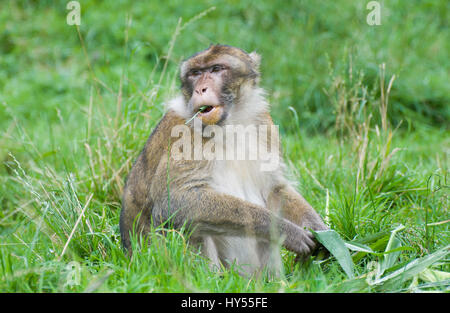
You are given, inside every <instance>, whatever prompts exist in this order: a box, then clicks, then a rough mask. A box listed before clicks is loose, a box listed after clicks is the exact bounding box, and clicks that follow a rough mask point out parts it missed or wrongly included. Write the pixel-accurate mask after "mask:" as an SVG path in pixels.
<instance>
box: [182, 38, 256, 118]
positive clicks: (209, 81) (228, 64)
mask: <svg viewBox="0 0 450 313" xmlns="http://www.w3.org/2000/svg"><path fill="white" fill-rule="evenodd" d="M257 67H258V64H257V61H256V60H254V59H253V58H252V57H251V56H250V55H248V54H247V53H245V52H244V51H242V50H240V49H238V48H235V47H230V46H223V45H216V46H211V47H209V48H208V49H207V50H205V51H202V52H200V53H198V54H196V55H194V56H192V57H191V58H189V59H188V60H186V61H185V62H183V63H182V64H181V69H180V78H181V83H182V92H183V95H184V98H185V100H186V105H187V106H188V110H189V111H190V112H191V113H192V115H194V114H197V117H198V118H200V119H201V120H202V122H203V124H206V125H213V124H220V123H221V122H222V121H224V120H225V119H226V117H227V114H228V112H229V110H230V109H231V107H232V106H233V105H234V104H235V103H237V102H238V100H239V97H240V93H239V91H240V87H241V85H242V84H243V83H244V82H250V81H251V82H252V83H255V82H256V79H257V77H258V75H259V74H258V70H257Z"/></svg>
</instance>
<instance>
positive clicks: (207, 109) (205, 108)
mask: <svg viewBox="0 0 450 313" xmlns="http://www.w3.org/2000/svg"><path fill="white" fill-rule="evenodd" d="M212 110H214V107H213V106H212V105H204V106H202V107H201V108H200V109H198V111H197V112H198V114H200V115H201V114H206V113H209V112H211V111H212Z"/></svg>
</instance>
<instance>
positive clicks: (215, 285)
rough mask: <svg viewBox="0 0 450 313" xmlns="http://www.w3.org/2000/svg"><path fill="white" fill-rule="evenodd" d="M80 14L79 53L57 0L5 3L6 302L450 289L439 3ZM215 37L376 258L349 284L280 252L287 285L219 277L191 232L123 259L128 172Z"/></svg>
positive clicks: (157, 235) (1, 18)
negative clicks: (375, 22)
mask: <svg viewBox="0 0 450 313" xmlns="http://www.w3.org/2000/svg"><path fill="white" fill-rule="evenodd" d="M80 2H81V5H82V20H81V26H80V34H81V38H83V44H82V43H81V41H80V38H79V36H78V33H77V30H76V28H75V27H73V26H68V25H67V24H66V23H65V18H66V13H67V10H65V4H66V1H60V2H58V3H57V4H53V3H54V1H3V2H2V3H1V4H0V27H1V28H0V31H1V33H0V68H1V70H0V103H1V105H0V132H1V137H0V147H1V149H0V158H1V160H2V167H1V168H0V186H1V188H0V205H1V210H0V291H3V292H80V291H91V292H92V291H100V292H107V291H110V292H181V291H186V292H190V291H203V292H259V291H260V292H279V291H281V292H323V291H328V292H346V291H354V292H386V291H388V292H409V291H417V290H422V291H448V289H449V285H450V284H449V283H450V278H449V272H450V267H449V263H448V252H449V243H450V238H449V224H450V223H449V211H448V204H449V198H448V195H449V180H450V173H449V149H450V132H449V128H448V125H449V121H450V111H449V107H450V105H449V97H448V90H449V87H448V81H449V75H448V67H449V61H448V60H449V58H448V51H449V46H448V45H449V42H450V40H449V39H450V38H449V30H448V22H447V17H446V14H447V13H446V12H448V8H449V4H448V3H447V2H446V1H420V2H419V1H417V2H415V1H412V2H409V4H408V5H407V6H405V4H404V3H403V2H401V1H389V2H382V3H383V4H382V6H383V10H384V11H383V13H382V25H381V26H378V27H370V26H368V25H367V24H366V23H365V14H367V10H365V4H364V3H363V2H361V3H357V2H354V1H341V2H339V4H332V3H330V4H322V3H321V4H318V3H313V2H306V1H296V2H294V1H292V2H286V3H284V4H283V6H280V5H279V4H277V3H276V2H273V3H272V2H270V1H258V2H256V3H255V2H251V3H250V2H238V1H235V2H231V4H230V5H227V6H225V5H223V4H221V3H219V2H217V1H204V2H200V3H197V2H196V4H195V5H194V4H189V3H188V2H185V1H170V2H169V3H165V4H164V5H161V4H159V3H158V2H156V1H148V2H147V1H143V2H139V3H133V5H131V4H127V3H125V2H114V4H112V3H111V2H102V1H80ZM213 7H214V8H215V9H213ZM201 12H204V13H205V14H201V16H199V15H198V14H200V13H201ZM180 18H181V20H180V22H179V19H180ZM178 23H180V24H178ZM177 25H179V28H178V29H179V30H180V29H181V31H180V33H179V34H178V35H177V36H175V35H174V34H176V29H177ZM211 42H214V43H216V42H220V43H227V44H231V45H236V46H239V47H242V48H244V49H245V50H247V51H252V50H257V51H258V52H260V53H261V54H262V56H263V58H262V73H263V77H262V85H263V86H264V87H265V88H266V89H267V90H268V91H269V94H270V96H269V98H270V101H271V103H272V105H273V110H272V111H273V115H274V119H275V122H276V123H277V124H280V126H281V130H282V135H283V137H282V138H283V149H284V154H285V157H286V160H287V163H288V165H289V168H290V171H291V178H292V179H293V180H294V181H297V182H298V189H299V191H300V192H301V193H302V194H303V195H304V197H305V198H306V199H307V200H308V201H309V202H310V203H311V204H312V205H313V206H314V207H315V208H316V209H317V211H319V213H320V214H321V215H322V216H323V217H324V218H325V219H326V220H327V221H328V223H329V225H330V227H331V228H332V229H334V230H335V231H336V232H337V233H338V234H339V235H340V236H341V238H342V239H343V240H345V241H347V242H351V243H353V244H355V245H364V246H366V247H369V248H370V249H371V250H372V251H373V252H375V253H366V252H358V251H351V258H352V262H353V263H354V278H349V277H348V276H347V274H346V272H345V271H344V270H343V269H342V267H341V265H340V263H339V262H338V260H337V259H336V258H334V257H330V258H328V259H325V260H310V262H308V264H305V265H304V266H299V265H298V264H296V263H295V262H294V257H295V256H294V255H293V254H292V253H290V252H287V251H284V250H283V251H282V253H283V259H284V275H283V277H281V278H279V279H274V280H273V279H272V280H271V279H268V278H267V277H262V278H259V279H251V280H249V279H247V278H244V277H240V276H239V275H238V274H237V270H235V269H232V270H223V271H221V272H220V273H216V272H211V270H210V269H209V266H208V262H207V260H205V259H204V258H203V257H201V256H200V255H199V254H198V252H197V251H195V250H194V249H193V248H192V247H190V246H189V245H188V244H187V237H188V234H186V233H184V232H178V231H170V232H167V234H166V236H162V235H161V232H160V231H159V229H156V230H154V231H152V232H151V236H152V244H151V245H145V244H143V245H138V244H136V240H134V241H133V244H134V245H135V249H137V251H139V252H137V253H135V254H134V255H133V257H132V258H131V259H130V258H128V257H126V256H125V255H124V253H123V251H122V248H121V245H120V235H119V229H118V222H119V214H120V208H121V204H120V201H121V194H122V190H123V186H124V180H125V178H126V175H127V173H128V172H129V170H130V168H131V165H132V163H133V162H134V159H135V158H136V156H137V154H138V153H139V152H140V150H141V149H142V147H143V144H144V142H145V140H146V138H147V137H148V135H149V134H150V132H151V130H152V129H153V127H154V126H155V125H156V123H157V122H158V120H159V118H160V117H161V116H162V114H163V102H164V100H166V99H168V98H169V97H170V96H172V95H173V94H174V93H175V92H176V88H177V86H178V82H177V78H176V71H177V64H178V62H179V61H180V60H181V59H182V58H184V57H187V56H189V55H190V54H192V53H194V52H196V51H198V50H200V49H203V48H205V47H206V46H208V45H209V43H211ZM84 49H85V50H84ZM85 52H86V53H85ZM381 64H385V70H382V68H380V66H381ZM393 75H395V79H394V80H393V84H392V88H389V87H388V86H389V82H390V80H391V78H392V77H393ZM388 90H389V91H388ZM383 108H386V110H385V111H384V110H383ZM400 121H402V122H401V123H400ZM82 213H84V214H82ZM400 225H404V226H405V227H404V228H403V229H402V230H400V231H398V232H397V233H395V236H394V235H392V231H393V230H394V229H396V228H397V227H399V226H400ZM395 248H398V250H397V251H396V252H393V253H389V254H385V253H384V252H386V251H390V250H392V249H395ZM71 262H72V263H71ZM73 262H75V263H73ZM377 264H378V265H377ZM71 266H75V268H77V267H78V266H79V269H80V271H79V272H78V273H79V276H78V277H77V276H76V275H78V274H75V276H73V275H74V274H73V273H77V271H75V272H74V271H71V270H70V268H71ZM377 266H379V267H377ZM397 270H407V271H406V272H405V273H403V274H402V275H397V276H396V275H394V274H395V273H396V271H397ZM377 274H379V277H378V278H380V279H381V278H386V277H387V279H385V280H383V281H382V282H380V283H379V284H374V283H373V279H374V278H373V277H376V275H377ZM389 275H391V276H389ZM71 277H72V278H74V277H75V278H76V279H75V281H77V283H76V284H70V281H71V280H70V278H71Z"/></svg>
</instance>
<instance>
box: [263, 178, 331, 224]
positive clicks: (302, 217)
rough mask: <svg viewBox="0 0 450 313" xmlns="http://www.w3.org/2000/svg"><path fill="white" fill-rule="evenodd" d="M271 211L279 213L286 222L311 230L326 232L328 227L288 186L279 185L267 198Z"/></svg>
mask: <svg viewBox="0 0 450 313" xmlns="http://www.w3.org/2000/svg"><path fill="white" fill-rule="evenodd" d="M268 206H269V208H271V210H276V211H278V210H279V211H280V213H281V216H283V217H284V218H286V219H287V220H289V221H291V222H293V223H295V224H297V225H299V226H301V227H306V228H307V229H308V228H311V229H313V230H326V229H328V227H327V226H326V225H325V223H324V222H323V221H322V219H321V217H320V216H319V214H318V213H317V212H316V211H315V210H314V209H313V208H312V206H311V205H310V204H309V203H308V202H307V201H306V200H305V199H304V198H303V197H302V196H301V195H300V194H299V193H298V192H297V191H296V190H295V189H294V188H293V187H292V186H289V185H284V184H283V185H279V186H276V187H275V188H273V189H272V191H271V193H270V194H269V197H268Z"/></svg>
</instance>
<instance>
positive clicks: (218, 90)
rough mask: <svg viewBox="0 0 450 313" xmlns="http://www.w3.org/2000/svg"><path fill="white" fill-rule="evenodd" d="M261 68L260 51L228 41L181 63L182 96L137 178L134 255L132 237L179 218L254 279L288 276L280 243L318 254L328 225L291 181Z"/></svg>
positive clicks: (125, 234) (204, 246)
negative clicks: (318, 235) (318, 238)
mask: <svg viewBox="0 0 450 313" xmlns="http://www.w3.org/2000/svg"><path fill="white" fill-rule="evenodd" d="M259 65H260V56H259V55H258V54H257V53H255V52H252V53H250V54H247V53H246V52H244V51H243V50H241V49H239V48H236V47H232V46H227V45H211V46H210V47H209V48H208V49H206V50H204V51H201V52H199V53H197V54H195V55H193V56H192V57H190V58H189V59H187V60H186V61H184V62H182V63H181V66H180V80H181V94H180V95H179V96H178V97H176V98H175V99H173V100H171V101H169V102H168V104H167V113H165V115H164V116H163V118H162V119H161V121H160V122H159V124H158V125H157V126H156V128H155V129H154V131H153V132H152V134H151V135H150V137H149V139H148V141H147V143H146V144H145V147H144V149H143V151H142V152H141V154H140V155H139V156H138V158H137V160H136V162H135V164H134V165H133V167H132V169H131V172H130V173H129V175H128V178H127V182H126V186H125V191H124V195H123V209H122V212H121V216H120V231H121V236H122V242H123V245H124V247H125V248H126V249H127V250H129V249H130V248H131V247H130V245H131V244H130V234H131V233H132V232H136V233H139V234H144V235H145V234H146V233H148V232H149V230H150V227H151V225H152V223H153V224H154V225H155V226H156V225H159V224H161V223H163V222H164V221H166V220H167V219H168V218H169V217H170V218H172V225H173V227H175V228H180V227H181V226H183V225H184V224H187V225H188V226H189V227H190V228H191V229H192V230H193V232H192V235H191V236H190V241H191V243H192V244H194V245H198V246H199V247H201V248H200V249H201V251H202V253H203V254H204V255H205V256H207V257H208V258H209V259H210V260H211V262H212V264H213V265H217V266H221V265H223V266H226V267H227V266H229V265H230V264H232V263H236V264H237V265H238V266H240V271H241V272H242V273H244V274H253V273H256V272H260V271H261V270H263V269H267V270H268V271H270V272H273V273H279V272H280V270H281V268H282V263H281V256H280V251H279V246H280V243H281V244H282V245H283V246H284V247H285V248H286V249H288V250H290V251H293V252H295V253H296V254H297V255H299V256H301V257H305V256H307V255H309V254H311V253H312V251H313V250H314V249H315V247H316V245H317V243H316V242H315V240H314V238H313V236H312V234H311V232H310V229H312V230H316V231H317V230H325V229H327V226H326V225H325V224H324V223H323V221H322V219H321V218H320V216H319V215H318V214H317V213H316V211H315V210H314V209H313V208H312V207H311V206H310V205H309V204H308V202H307V201H306V200H305V199H304V198H303V197H302V196H301V195H300V194H299V193H298V192H297V191H296V190H295V188H294V187H293V185H292V183H291V182H289V181H288V180H287V179H286V177H285V173H284V165H283V162H282V158H281V153H280V151H279V142H278V132H277V129H278V128H277V127H275V125H274V124H273V122H272V119H271V116H270V114H269V104H268V102H267V101H266V97H265V92H264V90H263V89H262V88H261V87H260V86H259V79H260V72H259ZM233 130H234V133H233V132H232V131H233ZM212 133H214V134H215V136H214V137H213V136H212ZM255 134H256V135H255ZM180 135H183V136H180ZM241 135H243V136H241ZM245 135H249V136H245ZM250 135H253V136H250ZM239 136H241V140H239ZM181 137H183V138H181ZM236 137H237V138H238V140H234V139H236ZM247 137H250V138H247ZM256 138H257V139H256ZM181 139H183V140H181ZM245 139H249V140H245ZM274 142H275V143H274ZM268 146H269V147H268ZM199 147H200V148H199ZM206 148H207V149H206ZM202 149H203V150H205V149H206V150H208V152H209V154H208V153H205V151H203V153H202V151H201V150H202ZM236 149H237V150H239V149H241V154H239V151H238V153H237V154H238V155H240V157H236V154H234V150H236ZM255 151H256V152H260V151H265V152H266V153H259V154H258V153H254V152H255ZM229 152H230V153H229ZM206 155H207V157H205V156H206ZM255 155H256V157H255ZM271 160H272V161H273V160H276V161H277V162H276V164H275V165H276V166H273V165H274V163H273V162H272V164H270V162H271ZM267 161H268V162H269V165H270V166H268V163H267ZM264 165H265V166H264ZM133 225H134V228H133Z"/></svg>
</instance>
